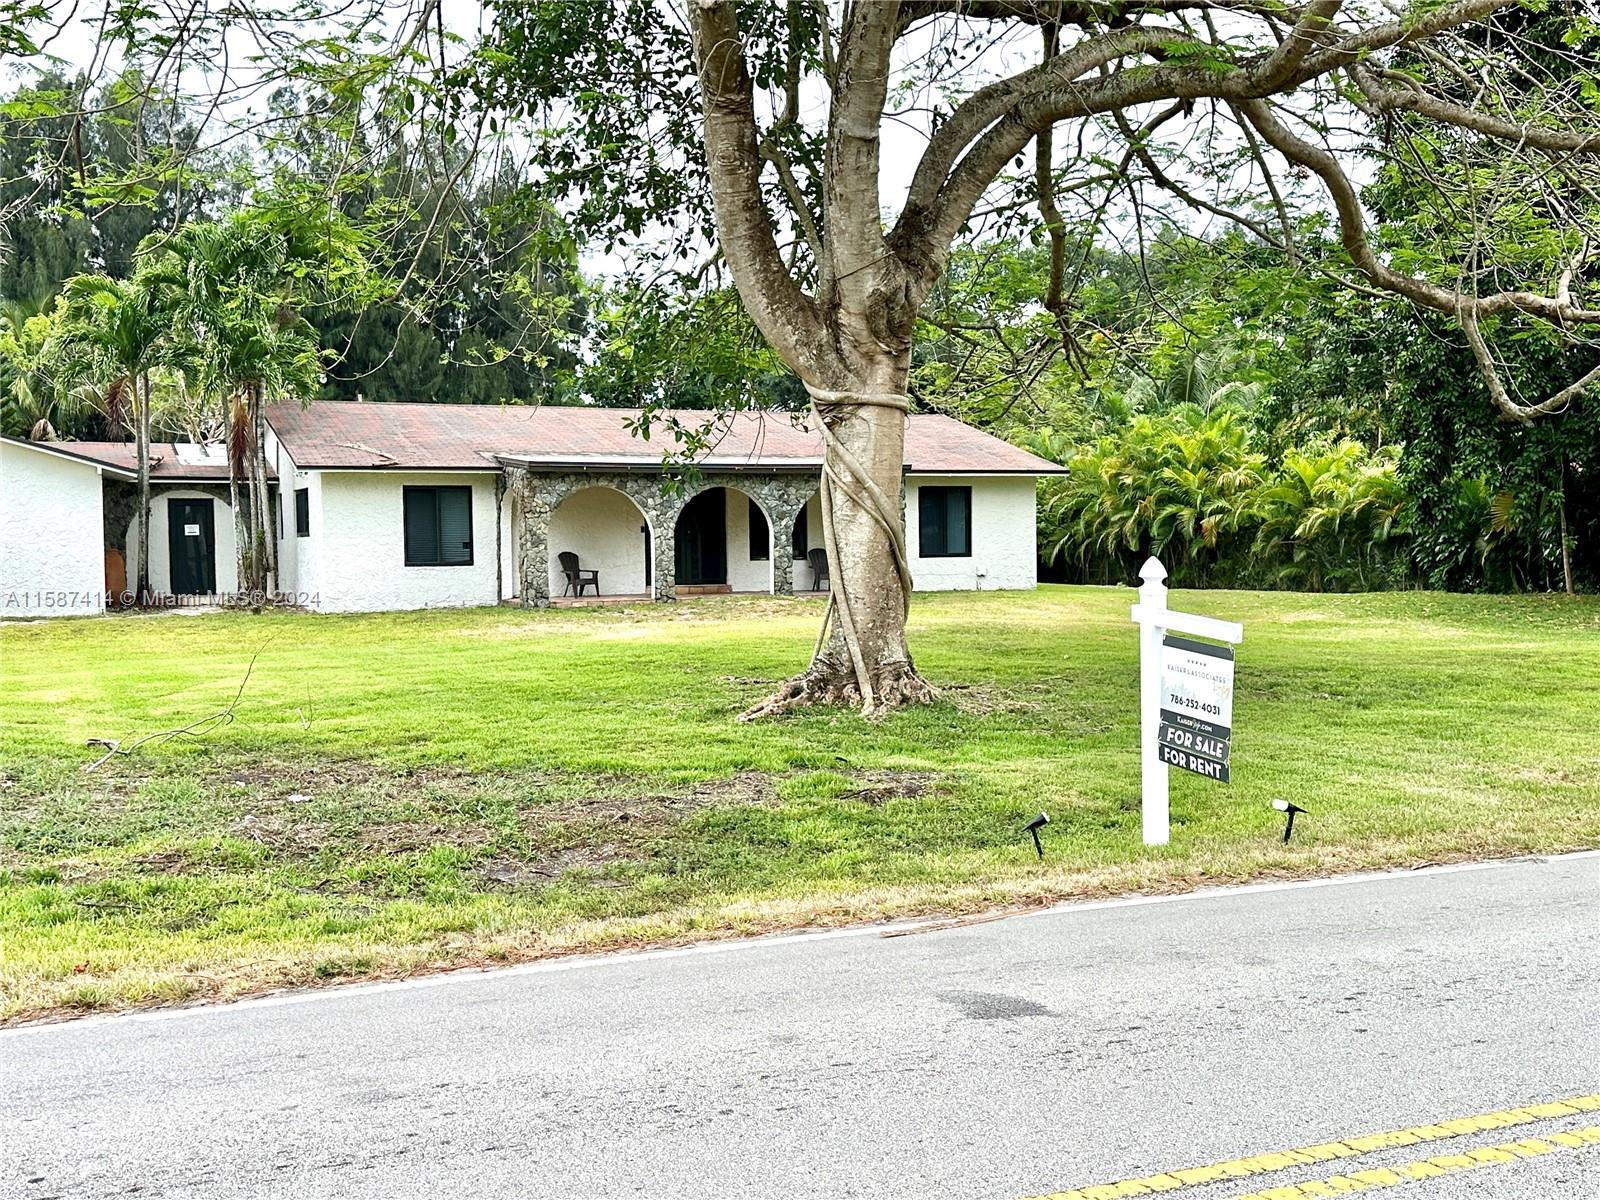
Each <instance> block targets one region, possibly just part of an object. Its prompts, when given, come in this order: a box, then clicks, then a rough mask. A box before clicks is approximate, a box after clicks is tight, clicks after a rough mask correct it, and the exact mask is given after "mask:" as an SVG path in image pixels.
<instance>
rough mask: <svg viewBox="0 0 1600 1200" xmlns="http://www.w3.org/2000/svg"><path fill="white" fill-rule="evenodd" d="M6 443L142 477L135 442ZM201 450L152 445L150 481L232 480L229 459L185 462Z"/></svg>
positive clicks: (121, 473) (269, 468)
mask: <svg viewBox="0 0 1600 1200" xmlns="http://www.w3.org/2000/svg"><path fill="white" fill-rule="evenodd" d="M5 440H6V441H8V442H10V443H12V444H13V445H17V446H27V447H29V448H30V449H33V450H42V451H44V452H45V453H47V454H58V455H60V456H62V457H63V458H75V459H78V460H79V461H80V462H84V463H88V464H90V465H93V466H97V467H103V468H105V469H106V470H108V471H111V472H112V473H114V474H116V475H118V476H122V477H125V478H128V479H135V478H137V477H138V474H139V456H138V453H137V452H136V450H135V447H134V444H133V443H132V442H71V441H67V442H30V441H25V440H23V439H21V438H6V439H5ZM198 449H199V448H198V447H196V446H191V445H188V444H185V445H183V446H182V447H181V448H180V447H179V446H178V445H177V444H175V443H173V442H151V443H150V463H151V465H150V478H151V479H152V480H155V481H156V482H158V483H167V482H177V481H179V480H213V479H222V480H226V479H227V478H228V462H227V459H226V458H223V459H221V460H220V461H205V462H195V461H187V462H185V461H183V459H184V458H190V457H191V456H192V455H193V454H194V453H195V452H196V451H197V450H198ZM180 455H181V457H180ZM267 475H268V477H269V478H270V477H272V475H273V471H272V469H271V467H270V466H269V467H268V469H267Z"/></svg>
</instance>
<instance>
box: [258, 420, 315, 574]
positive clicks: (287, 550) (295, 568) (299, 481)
mask: <svg viewBox="0 0 1600 1200" xmlns="http://www.w3.org/2000/svg"><path fill="white" fill-rule="evenodd" d="M267 460H268V461H269V462H271V463H272V469H273V470H274V471H276V472H277V473H278V494H277V505H278V525H277V529H278V591H279V592H281V593H282V594H283V595H284V596H285V597H287V598H288V599H289V600H290V601H299V600H300V591H301V587H300V584H301V579H302V576H303V574H304V572H303V570H302V568H301V565H300V557H301V553H302V551H303V549H304V548H305V546H306V543H307V542H309V541H310V540H311V539H310V538H303V537H297V536H296V535H295V524H294V493H295V489H296V488H302V487H305V486H306V476H307V475H308V474H309V472H306V471H300V470H297V469H296V468H295V465H294V460H293V459H292V458H290V457H289V452H288V451H287V450H285V449H284V448H283V444H282V443H281V442H279V441H278V435H277V434H275V433H273V432H272V427H271V426H270V425H269V426H268V427H267Z"/></svg>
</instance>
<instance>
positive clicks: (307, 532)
mask: <svg viewBox="0 0 1600 1200" xmlns="http://www.w3.org/2000/svg"><path fill="white" fill-rule="evenodd" d="M294 535H295V537H310V536H311V491H310V489H309V488H295V490H294Z"/></svg>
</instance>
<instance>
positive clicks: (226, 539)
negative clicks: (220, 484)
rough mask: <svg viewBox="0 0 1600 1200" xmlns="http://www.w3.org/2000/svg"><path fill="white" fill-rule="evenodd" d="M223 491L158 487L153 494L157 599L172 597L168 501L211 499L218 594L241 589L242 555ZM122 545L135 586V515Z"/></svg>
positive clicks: (152, 585)
mask: <svg viewBox="0 0 1600 1200" xmlns="http://www.w3.org/2000/svg"><path fill="white" fill-rule="evenodd" d="M219 490H220V489H216V488H205V487H183V486H181V485H180V486H172V487H159V488H152V489H151V492H150V590H151V591H152V592H154V593H155V594H156V595H157V596H170V595H172V548H171V546H170V545H169V543H168V540H167V539H168V537H169V530H170V528H171V527H170V524H169V523H168V520H167V517H168V512H169V510H168V506H167V501H168V500H180V499H190V500H210V501H211V515H212V520H213V521H214V523H215V525H216V530H215V542H214V544H213V546H212V553H213V555H215V557H216V570H217V591H218V592H219V593H229V592H237V591H238V590H239V556H238V551H237V542H236V541H235V538H234V529H233V509H232V508H230V507H229V505H228V501H227V494H226V493H225V492H224V493H223V494H222V495H220V496H219V495H218V491H219ZM123 539H124V540H123V543H122V544H123V545H124V546H126V547H127V548H128V553H127V557H128V586H129V587H130V588H132V587H135V586H136V583H135V581H136V580H137V579H138V578H139V516H138V513H137V512H135V513H134V516H133V517H132V519H131V520H129V522H128V525H127V528H126V529H124V530H123Z"/></svg>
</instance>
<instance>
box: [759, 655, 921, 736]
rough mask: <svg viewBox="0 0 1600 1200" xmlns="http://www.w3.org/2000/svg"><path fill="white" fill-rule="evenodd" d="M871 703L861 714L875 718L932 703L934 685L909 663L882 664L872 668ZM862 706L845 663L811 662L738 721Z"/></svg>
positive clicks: (859, 695) (856, 685) (850, 669)
mask: <svg viewBox="0 0 1600 1200" xmlns="http://www.w3.org/2000/svg"><path fill="white" fill-rule="evenodd" d="M872 690H873V701H874V703H873V705H872V707H871V708H862V712H861V715H862V716H864V717H867V718H868V719H869V720H878V719H880V718H882V717H884V716H886V715H887V714H888V713H890V712H892V711H893V710H895V709H897V708H909V707H911V706H912V705H914V704H932V703H933V702H934V701H935V700H936V699H938V697H939V689H938V688H936V687H934V686H933V685H932V684H931V683H929V682H928V681H927V680H926V679H924V678H923V677H922V676H921V675H918V674H917V671H916V668H915V667H913V666H912V665H911V664H910V663H906V662H900V663H885V664H883V665H882V666H880V667H878V668H876V669H875V670H874V671H873V683H872ZM813 707H832V708H845V707H848V708H861V688H860V686H859V685H858V684H857V683H856V676H855V671H854V669H853V668H852V667H851V666H849V665H848V664H847V665H845V666H843V667H839V666H837V665H835V664H833V663H813V664H812V666H811V668H810V669H809V670H807V671H806V673H805V674H803V675H796V676H795V677H794V678H792V679H786V680H784V681H783V683H782V684H780V685H779V686H778V690H777V691H775V692H773V693H772V695H770V696H768V697H767V698H766V699H765V700H762V701H760V702H759V703H756V704H753V705H751V706H750V707H749V708H747V709H745V711H744V712H742V713H740V714H739V720H740V721H741V722H748V721H759V720H762V719H763V718H765V717H778V716H782V715H783V714H784V713H787V712H790V711H791V710H793V709H797V708H813Z"/></svg>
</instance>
